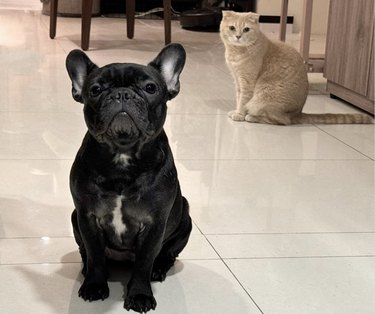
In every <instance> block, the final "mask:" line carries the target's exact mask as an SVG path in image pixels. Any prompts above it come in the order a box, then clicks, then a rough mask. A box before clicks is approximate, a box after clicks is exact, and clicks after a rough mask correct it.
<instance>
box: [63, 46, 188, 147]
mask: <svg viewBox="0 0 375 314" xmlns="http://www.w3.org/2000/svg"><path fill="white" fill-rule="evenodd" d="M185 58H186V54H185V50H184V48H183V47H182V46H181V45H179V44H170V45H168V46H166V47H165V48H164V49H163V50H162V51H161V52H160V53H159V54H158V55H157V57H156V58H155V59H154V60H153V61H151V62H150V63H149V64H148V65H147V66H144V65H139V64H133V63H112V64H108V65H106V66H103V67H100V68H99V67H98V66H96V65H95V64H94V63H93V62H92V61H91V60H90V59H89V58H88V56H87V55H86V54H85V53H84V52H82V51H80V50H73V51H71V52H70V53H69V55H68V57H67V59H66V67H67V71H68V73H69V77H70V79H71V81H72V95H73V98H74V99H75V100H76V101H78V102H81V103H83V104H84V116H85V121H86V125H87V127H88V130H89V132H90V134H91V135H92V136H93V137H94V138H95V139H96V140H97V141H98V142H100V143H107V144H108V145H110V146H111V147H114V148H119V149H122V150H127V149H131V148H132V147H134V146H136V145H142V144H144V143H146V142H148V141H151V140H152V139H153V138H155V137H156V136H157V135H158V134H159V133H160V132H161V130H162V129H163V125H164V121H165V118H166V112H167V106H166V103H167V101H168V100H170V99H172V98H174V97H175V96H176V95H177V94H178V93H179V91H180V82H179V77H180V74H181V71H182V69H183V67H184V64H185Z"/></svg>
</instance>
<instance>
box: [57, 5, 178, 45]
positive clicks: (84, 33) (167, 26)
mask: <svg viewBox="0 0 375 314" xmlns="http://www.w3.org/2000/svg"><path fill="white" fill-rule="evenodd" d="M92 3H93V0H82V30H81V47H82V49H83V50H87V49H88V48H89V44H90V27H91V14H92ZM57 7H58V0H51V7H50V37H51V38H52V39H53V38H55V36H56V23H57ZM163 7H164V36H165V44H169V43H170V42H171V0H163ZM134 17H135V0H126V24H127V36H128V38H133V37H134Z"/></svg>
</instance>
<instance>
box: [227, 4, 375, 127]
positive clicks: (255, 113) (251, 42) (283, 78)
mask: <svg viewBox="0 0 375 314" xmlns="http://www.w3.org/2000/svg"><path fill="white" fill-rule="evenodd" d="M220 36H221V39H222V41H223V43H224V46H225V60H226V62H227V65H228V67H229V69H230V71H231V72H232V75H233V77H234V79H235V86H236V94H237V107H236V110H234V111H230V112H229V113H228V115H229V117H231V118H232V119H233V120H235V121H244V120H246V121H248V122H257V123H270V124H282V125H290V124H296V123H318V124H319V123H330V124H336V123H373V119H372V118H371V117H370V116H367V115H365V114H306V113H302V108H303V106H304V104H305V101H306V97H307V93H308V89H309V84H308V80H307V71H306V68H305V65H304V63H303V59H302V57H301V56H300V54H299V53H298V52H297V51H296V50H295V49H294V48H292V47H290V46H288V45H286V44H284V43H282V42H274V41H271V40H269V39H268V38H267V37H266V36H265V35H264V34H263V33H262V32H261V31H260V29H259V15H258V14H255V13H252V12H249V13H237V12H232V11H223V20H222V21H221V24H220Z"/></svg>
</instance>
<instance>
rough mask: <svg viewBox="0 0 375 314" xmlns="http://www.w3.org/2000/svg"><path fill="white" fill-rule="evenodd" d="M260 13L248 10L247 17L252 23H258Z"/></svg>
mask: <svg viewBox="0 0 375 314" xmlns="http://www.w3.org/2000/svg"><path fill="white" fill-rule="evenodd" d="M259 18H260V14H257V13H254V12H249V19H250V21H251V22H253V23H259Z"/></svg>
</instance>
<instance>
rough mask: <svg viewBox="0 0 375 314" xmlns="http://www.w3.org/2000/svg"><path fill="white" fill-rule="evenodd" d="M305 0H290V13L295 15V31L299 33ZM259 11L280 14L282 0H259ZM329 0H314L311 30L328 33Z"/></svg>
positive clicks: (316, 32) (260, 12)
mask: <svg viewBox="0 0 375 314" xmlns="http://www.w3.org/2000/svg"><path fill="white" fill-rule="evenodd" d="M303 2H304V0H289V5H288V15H292V16H294V25H293V32H295V33H298V32H299V31H300V28H301V20H302V11H303ZM257 3H258V4H257V11H258V12H257V13H259V14H264V15H280V13H281V4H282V0H258V2H257ZM328 8H329V0H314V1H313V15H312V26H311V28H312V29H311V32H312V33H313V34H326V32H327V20H328Z"/></svg>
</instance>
